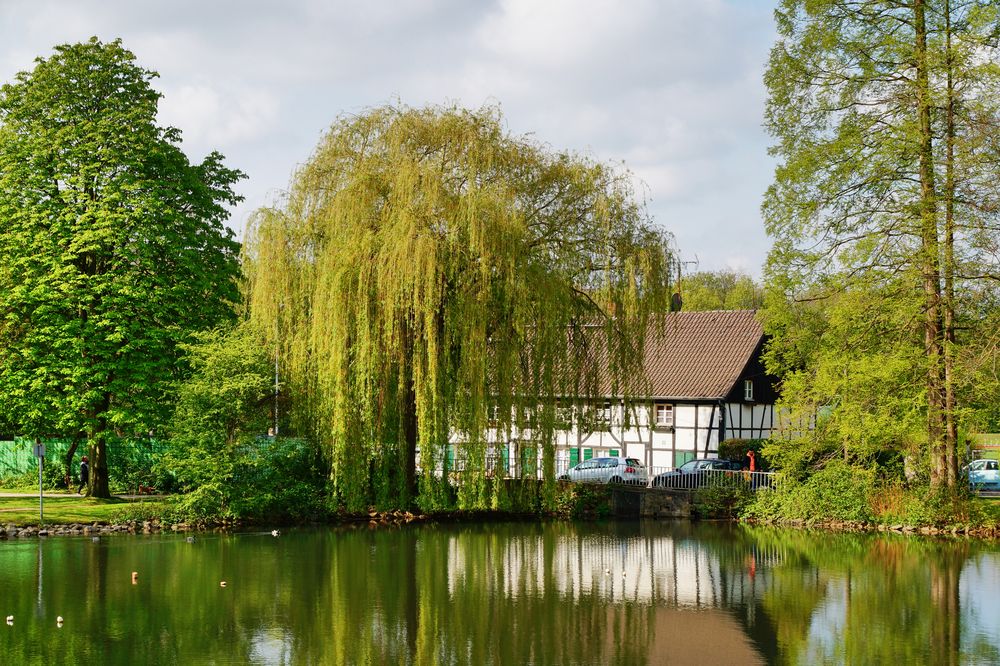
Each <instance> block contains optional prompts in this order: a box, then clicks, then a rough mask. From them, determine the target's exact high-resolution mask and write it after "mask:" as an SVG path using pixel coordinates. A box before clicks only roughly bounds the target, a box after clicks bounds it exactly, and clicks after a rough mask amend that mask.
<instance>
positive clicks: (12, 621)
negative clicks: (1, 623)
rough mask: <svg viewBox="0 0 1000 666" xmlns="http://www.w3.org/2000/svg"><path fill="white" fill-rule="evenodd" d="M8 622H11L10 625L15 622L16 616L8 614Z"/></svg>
mask: <svg viewBox="0 0 1000 666" xmlns="http://www.w3.org/2000/svg"><path fill="white" fill-rule="evenodd" d="M7 624H9V625H12V624H14V616H13V615H8V616H7Z"/></svg>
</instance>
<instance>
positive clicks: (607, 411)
mask: <svg viewBox="0 0 1000 666" xmlns="http://www.w3.org/2000/svg"><path fill="white" fill-rule="evenodd" d="M594 417H595V418H596V419H597V422H598V423H610V422H611V401H610V400H605V401H604V402H603V403H598V404H597V407H596V409H595V414H594Z"/></svg>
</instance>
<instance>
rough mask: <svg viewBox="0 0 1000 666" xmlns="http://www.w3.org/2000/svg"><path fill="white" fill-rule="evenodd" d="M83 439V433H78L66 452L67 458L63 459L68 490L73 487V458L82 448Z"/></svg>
mask: <svg viewBox="0 0 1000 666" xmlns="http://www.w3.org/2000/svg"><path fill="white" fill-rule="evenodd" d="M81 439H83V433H82V432H77V433H76V434H75V435H73V441H71V442H70V444H69V449H68V450H67V451H66V456H65V457H64V458H63V468H64V469H65V471H66V473H65V479H66V488H67V490H68V489H69V488H71V487H72V486H73V457H74V456H76V449H77V447H79V446H80V440H81Z"/></svg>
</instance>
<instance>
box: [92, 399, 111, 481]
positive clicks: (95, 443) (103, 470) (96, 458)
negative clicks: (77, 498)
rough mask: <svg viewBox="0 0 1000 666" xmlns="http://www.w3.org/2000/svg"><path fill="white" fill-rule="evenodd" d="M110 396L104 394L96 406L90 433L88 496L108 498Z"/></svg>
mask: <svg viewBox="0 0 1000 666" xmlns="http://www.w3.org/2000/svg"><path fill="white" fill-rule="evenodd" d="M110 407H111V396H110V395H108V394H105V395H104V398H103V399H102V400H101V405H100V407H99V408H98V409H99V411H98V414H97V425H96V427H95V428H94V429H93V431H92V432H91V433H90V496H91V497H102V498H105V499H107V498H110V497H111V489H110V487H109V484H108V417H107V413H108V409H109V408H110Z"/></svg>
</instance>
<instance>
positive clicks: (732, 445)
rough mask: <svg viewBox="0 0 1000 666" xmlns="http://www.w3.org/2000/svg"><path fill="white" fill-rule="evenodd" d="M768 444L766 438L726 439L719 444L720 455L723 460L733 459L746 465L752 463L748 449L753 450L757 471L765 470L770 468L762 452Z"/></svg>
mask: <svg viewBox="0 0 1000 666" xmlns="http://www.w3.org/2000/svg"><path fill="white" fill-rule="evenodd" d="M766 444H767V440H766V439H736V438H733V439H726V440H723V441H722V443H721V444H719V457H720V458H722V459H723V460H733V461H735V462H738V463H741V464H742V465H743V466H744V467H746V466H747V465H749V463H750V459H749V458H747V451H753V452H754V458H755V459H756V467H757V471H764V470H767V469H769V468H768V464H767V460H766V459H765V458H764V454H763V453H762V451H763V448H764V446H765V445H766Z"/></svg>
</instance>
